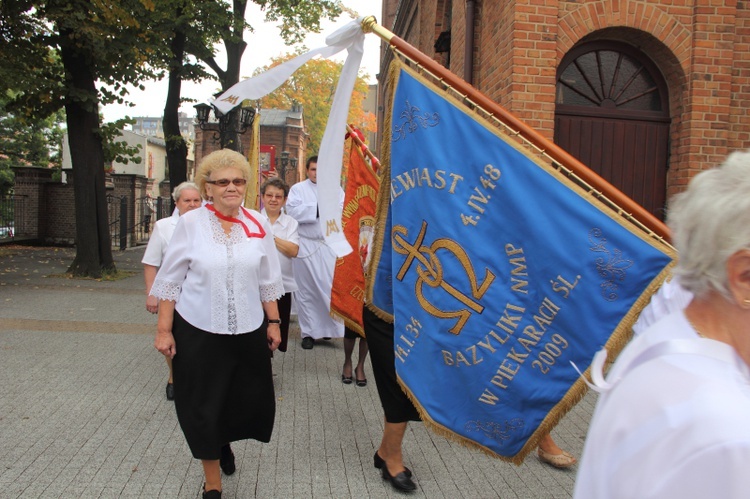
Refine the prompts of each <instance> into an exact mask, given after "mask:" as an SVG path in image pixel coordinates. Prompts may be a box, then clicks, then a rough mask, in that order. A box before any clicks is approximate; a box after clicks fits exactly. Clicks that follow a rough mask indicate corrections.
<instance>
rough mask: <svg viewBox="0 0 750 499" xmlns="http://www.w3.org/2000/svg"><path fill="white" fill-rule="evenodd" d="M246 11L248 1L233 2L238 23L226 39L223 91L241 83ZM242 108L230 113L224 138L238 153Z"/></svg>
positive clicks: (238, 107)
mask: <svg viewBox="0 0 750 499" xmlns="http://www.w3.org/2000/svg"><path fill="white" fill-rule="evenodd" d="M246 9H247V1H246V0H235V1H234V2H233V14H234V16H235V19H236V21H235V23H234V25H233V27H232V30H233V36H232V37H231V38H225V39H224V48H225V49H226V51H227V70H226V71H225V72H224V77H223V78H220V81H221V88H222V90H228V89H229V88H230V87H232V86H233V85H234V84H235V83H238V82H239V81H240V66H241V64H242V54H244V53H245V48H246V47H247V43H246V42H245V40H243V37H242V35H243V32H244V19H245V10H246ZM240 107H241V106H237V107H235V108H234V109H232V110H231V111H230V112H229V116H230V119H229V127H228V130H227V131H226V132H224V137H222V141H223V142H224V147H225V148H226V149H231V150H233V151H237V152H242V139H241V137H240V134H239V133H237V132H235V130H239V128H240Z"/></svg>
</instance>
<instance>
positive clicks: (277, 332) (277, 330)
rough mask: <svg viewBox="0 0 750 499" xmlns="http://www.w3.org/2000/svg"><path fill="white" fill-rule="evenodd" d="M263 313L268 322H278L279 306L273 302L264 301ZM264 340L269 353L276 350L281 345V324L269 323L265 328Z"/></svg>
mask: <svg viewBox="0 0 750 499" xmlns="http://www.w3.org/2000/svg"><path fill="white" fill-rule="evenodd" d="M263 311H264V312H265V313H266V317H268V319H269V320H279V306H278V305H277V303H276V301H275V300H274V301H264V302H263ZM266 338H268V348H270V349H271V351H274V350H276V349H277V348H278V347H279V343H281V324H279V323H271V322H269V323H268V327H267V328H266Z"/></svg>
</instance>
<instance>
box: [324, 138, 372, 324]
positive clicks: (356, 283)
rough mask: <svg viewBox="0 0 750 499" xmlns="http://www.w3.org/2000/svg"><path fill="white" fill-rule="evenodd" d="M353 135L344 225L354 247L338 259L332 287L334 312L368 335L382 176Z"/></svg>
mask: <svg viewBox="0 0 750 499" xmlns="http://www.w3.org/2000/svg"><path fill="white" fill-rule="evenodd" d="M357 142H359V141H355V139H353V138H352V139H350V147H349V171H348V176H347V182H346V191H345V196H344V210H343V213H342V215H341V225H342V227H343V231H344V235H345V236H346V240H347V242H348V243H349V244H350V245H351V246H352V248H353V249H354V251H352V252H351V253H349V254H348V255H346V256H344V257H343V258H339V259H338V260H336V269H335V271H334V274H333V289H332V290H331V314H332V315H335V316H338V317H341V318H342V319H343V320H344V323H345V324H346V326H347V327H348V328H350V329H352V330H353V331H356V332H357V334H359V335H360V336H364V330H363V328H362V306H363V305H364V297H365V275H364V270H363V267H364V268H366V266H367V263H368V262H369V257H370V246H371V244H372V237H373V233H374V230H375V203H376V199H377V196H378V190H379V189H380V179H379V178H378V175H377V173H376V172H375V170H374V169H373V168H372V166H371V165H370V163H369V162H368V161H367V160H366V159H365V157H364V155H363V153H362V147H363V144H361V143H359V144H358V143H357Z"/></svg>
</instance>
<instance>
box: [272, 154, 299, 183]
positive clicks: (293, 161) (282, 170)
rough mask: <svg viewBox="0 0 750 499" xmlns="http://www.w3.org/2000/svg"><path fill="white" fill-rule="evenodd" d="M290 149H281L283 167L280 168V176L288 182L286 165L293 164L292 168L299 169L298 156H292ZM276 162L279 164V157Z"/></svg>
mask: <svg viewBox="0 0 750 499" xmlns="http://www.w3.org/2000/svg"><path fill="white" fill-rule="evenodd" d="M289 156H291V154H289V151H281V167H280V168H279V177H280V178H281V179H282V180H283V181H284V182H286V167H287V165H291V166H292V169H294V170H296V169H297V158H290V157H289ZM276 164H277V166H278V164H279V158H276Z"/></svg>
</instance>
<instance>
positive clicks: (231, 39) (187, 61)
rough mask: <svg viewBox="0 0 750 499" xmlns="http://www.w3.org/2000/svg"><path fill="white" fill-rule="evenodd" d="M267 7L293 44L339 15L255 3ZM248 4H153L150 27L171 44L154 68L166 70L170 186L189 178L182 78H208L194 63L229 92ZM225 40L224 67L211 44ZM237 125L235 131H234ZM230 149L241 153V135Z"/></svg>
mask: <svg viewBox="0 0 750 499" xmlns="http://www.w3.org/2000/svg"><path fill="white" fill-rule="evenodd" d="M255 3H256V4H258V5H262V6H264V8H265V9H266V14H267V15H266V20H267V21H276V20H279V19H282V20H283V22H282V26H281V36H282V37H283V38H284V39H285V40H286V41H287V43H292V42H295V41H299V40H300V39H301V37H302V36H303V34H304V33H305V32H306V31H317V30H319V28H320V25H319V21H320V19H321V18H322V17H323V16H324V15H329V16H333V15H335V14H338V10H337V2H320V1H314V2H299V1H294V0H293V1H289V0H275V1H270V2H269V1H265V0H255ZM246 8H247V1H236V2H234V3H233V7H232V9H230V8H229V5H228V4H226V3H225V2H217V1H215V0H201V1H196V0H171V1H166V0H163V1H162V2H160V3H158V4H157V8H156V13H155V16H154V19H153V20H152V29H153V30H154V31H155V32H159V33H161V35H160V36H161V37H163V38H164V39H165V40H169V47H168V49H167V50H165V51H162V52H159V53H157V57H156V59H155V60H154V62H153V64H154V65H155V66H157V67H162V68H165V69H166V71H167V72H168V74H169V85H168V93H167V99H166V102H165V105H164V116H163V120H162V127H163V130H164V137H165V141H166V144H167V162H168V164H169V181H170V185H171V186H172V188H174V187H175V186H177V185H179V184H180V183H181V182H183V181H184V180H186V179H187V144H186V143H185V140H184V138H183V137H182V135H181V134H180V129H179V119H178V117H179V112H178V111H179V107H180V104H181V103H182V101H183V99H182V97H181V86H182V82H183V81H185V80H195V81H197V80H202V79H206V78H210V77H212V76H211V75H210V74H209V73H208V72H207V71H206V70H205V68H204V67H203V66H202V65H200V64H198V63H197V60H201V61H203V62H204V63H205V64H206V65H207V66H208V67H210V68H211V69H212V70H213V71H214V73H215V76H213V78H216V79H218V80H220V81H221V86H222V88H224V89H227V88H229V87H231V86H232V85H234V83H237V82H238V81H239V68H240V62H241V58H242V54H243V53H244V49H245V46H246V43H245V42H244V40H243V38H244V32H245V31H252V26H250V25H249V24H247V23H246V22H245V21H244V18H245V11H246ZM220 40H221V41H223V42H224V45H225V48H226V51H227V54H228V58H227V59H228V62H227V68H226V69H222V68H221V67H220V66H219V65H218V63H217V62H216V60H215V57H214V56H215V53H216V50H215V45H216V43H217V42H219V41H220ZM237 124H238V123H237V122H236V118H235V122H234V125H233V128H235V129H236V128H237ZM228 139H229V140H227V143H229V145H230V147H231V148H235V149H239V144H240V141H239V137H237V136H236V135H235V136H233V137H229V138H228Z"/></svg>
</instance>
